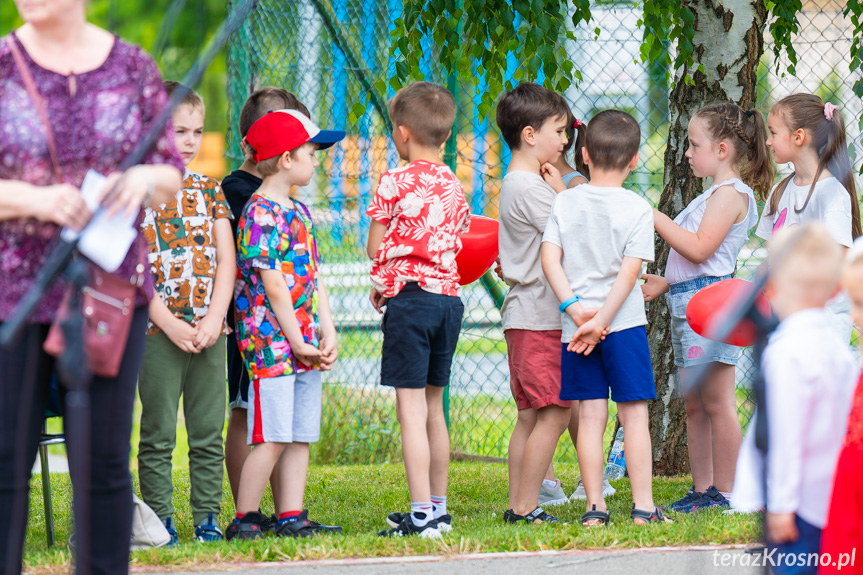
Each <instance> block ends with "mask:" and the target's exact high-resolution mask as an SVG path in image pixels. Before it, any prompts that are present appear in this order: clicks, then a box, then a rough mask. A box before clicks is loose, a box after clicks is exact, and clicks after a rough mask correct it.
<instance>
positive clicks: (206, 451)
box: [138, 333, 226, 525]
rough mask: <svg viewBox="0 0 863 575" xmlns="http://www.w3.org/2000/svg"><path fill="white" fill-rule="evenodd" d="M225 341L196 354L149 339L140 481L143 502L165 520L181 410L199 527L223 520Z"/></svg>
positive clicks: (141, 385) (142, 389) (142, 388)
mask: <svg viewBox="0 0 863 575" xmlns="http://www.w3.org/2000/svg"><path fill="white" fill-rule="evenodd" d="M225 354H226V351H225V336H224V335H222V336H219V339H218V341H217V342H216V344H215V345H213V346H212V347H209V348H207V349H205V350H203V351H202V352H201V353H197V354H192V353H186V352H185V351H182V350H181V349H180V348H178V347H177V346H175V345H174V344H173V343H172V342H171V340H170V339H168V337H167V336H166V335H165V334H164V333H157V334H154V335H150V336H148V337H147V347H146V350H145V352H144V365H143V367H142V369H141V377H140V379H139V381H138V389H139V393H140V396H141V443H140V446H139V447H138V477H139V479H140V483H141V498H142V499H143V500H144V502H146V503H147V505H149V506H150V507H151V508H152V509H153V511H155V512H156V514H157V515H158V516H159V518H161V519H162V520H164V519H165V517H168V516H169V515H173V513H174V505H173V503H172V501H171V499H172V496H173V492H174V482H173V475H172V473H171V456H172V453H173V451H174V446H175V445H176V442H177V410H178V409H179V405H180V397H181V396H182V398H183V415H184V417H185V419H186V432H187V434H188V438H189V479H190V483H191V501H190V502H191V506H192V515H193V520H194V522H195V525H200V524H201V523H203V522H204V521H206V519H207V514H208V513H213V514H214V516H215V517H218V515H219V509H220V503H221V501H222V478H223V477H224V467H223V465H224V459H225V451H224V449H223V446H222V430H223V429H224V426H225V401H226V398H225V377H226V372H225V369H226V368H225V361H226V355H225Z"/></svg>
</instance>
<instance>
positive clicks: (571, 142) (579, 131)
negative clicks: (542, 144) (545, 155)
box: [563, 112, 590, 180]
mask: <svg viewBox="0 0 863 575" xmlns="http://www.w3.org/2000/svg"><path fill="white" fill-rule="evenodd" d="M586 133H587V124H586V123H585V122H582V121H581V120H579V119H578V118H576V117H575V114H573V113H572V112H570V113H569V115H568V116H567V118H566V140H567V142H566V145H565V146H564V147H563V155H564V157H566V154H567V152H569V150H571V149H572V148H573V147H574V148H575V150H573V154H572V155H573V160H574V163H575V169H576V171H577V172H578V173H579V174H581V175H582V176H584V177H585V179H587V180H590V168H589V167H588V166H587V164H585V163H584V157H583V155H582V153H581V150H582V148H584V137H585V134H586Z"/></svg>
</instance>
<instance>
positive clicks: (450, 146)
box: [443, 0, 462, 429]
mask: <svg viewBox="0 0 863 575" xmlns="http://www.w3.org/2000/svg"><path fill="white" fill-rule="evenodd" d="M461 7H462V3H461V0H459V1H458V2H456V10H461ZM461 31H462V24H461V20H459V22H458V27H457V35H458V39H459V43H461ZM446 87H447V90H449V91H450V92H452V95H453V97H454V98H455V120H454V121H453V123H452V134H450V136H449V140H447V142H446V147H445V148H444V154H443V161H444V163H445V164H446V165H447V166H449V169H450V170H452V172H453V173H454V174H455V173H456V167H457V166H456V164H457V162H456V158H457V155H458V150H457V146H458V141H457V140H458V120H459V118H458V117H459V105H458V101H459V89H458V87H459V86H458V76H457V75H456V73H455V72H450V73H449V75H448V76H447V79H446ZM443 415H444V419H445V420H446V426H447V429H449V386H446V387H445V388H444V390H443Z"/></svg>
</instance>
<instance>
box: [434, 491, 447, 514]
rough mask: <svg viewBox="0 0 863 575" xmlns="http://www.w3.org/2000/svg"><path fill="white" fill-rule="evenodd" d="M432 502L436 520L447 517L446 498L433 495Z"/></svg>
mask: <svg viewBox="0 0 863 575" xmlns="http://www.w3.org/2000/svg"><path fill="white" fill-rule="evenodd" d="M431 500H432V501H431V502H432V509H433V510H434V518H435V519H440V518H441V517H443V516H444V515H446V496H445V495H432V496H431Z"/></svg>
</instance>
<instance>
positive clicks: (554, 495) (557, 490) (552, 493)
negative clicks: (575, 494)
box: [538, 481, 569, 507]
mask: <svg viewBox="0 0 863 575" xmlns="http://www.w3.org/2000/svg"><path fill="white" fill-rule="evenodd" d="M568 501H569V499H567V498H566V492H564V490H563V486H562V485H561V484H560V481H558V482H557V487H553V488H551V489H549V488H548V487H546V486H545V483H543V484H542V485H540V488H539V502H538V505H539V507H545V506H548V505H563V504H564V503H566V502H568Z"/></svg>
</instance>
